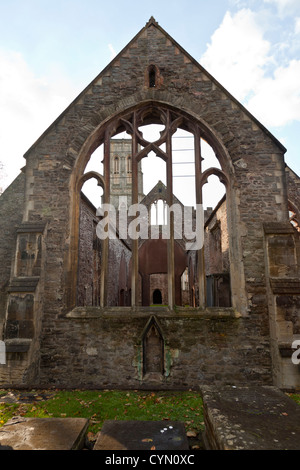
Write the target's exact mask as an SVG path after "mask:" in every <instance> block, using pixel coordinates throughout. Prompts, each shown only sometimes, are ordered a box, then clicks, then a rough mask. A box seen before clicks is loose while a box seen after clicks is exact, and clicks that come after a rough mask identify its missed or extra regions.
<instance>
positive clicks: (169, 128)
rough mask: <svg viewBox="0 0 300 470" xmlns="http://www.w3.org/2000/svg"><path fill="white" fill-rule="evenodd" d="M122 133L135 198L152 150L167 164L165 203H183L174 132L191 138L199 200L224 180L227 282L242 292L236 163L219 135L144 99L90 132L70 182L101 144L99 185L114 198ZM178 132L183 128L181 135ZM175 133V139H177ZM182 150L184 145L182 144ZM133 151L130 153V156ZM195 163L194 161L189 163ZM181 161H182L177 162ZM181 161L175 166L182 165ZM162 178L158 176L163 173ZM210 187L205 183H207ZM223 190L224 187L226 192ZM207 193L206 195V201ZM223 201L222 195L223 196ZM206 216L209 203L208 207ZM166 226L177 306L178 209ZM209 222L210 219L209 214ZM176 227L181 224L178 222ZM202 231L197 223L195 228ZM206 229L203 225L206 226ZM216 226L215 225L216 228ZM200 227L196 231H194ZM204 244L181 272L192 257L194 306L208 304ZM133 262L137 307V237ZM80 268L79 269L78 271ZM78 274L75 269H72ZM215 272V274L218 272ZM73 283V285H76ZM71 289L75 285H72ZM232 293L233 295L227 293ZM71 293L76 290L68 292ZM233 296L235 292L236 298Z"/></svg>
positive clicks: (238, 302)
mask: <svg viewBox="0 0 300 470" xmlns="http://www.w3.org/2000/svg"><path fill="white" fill-rule="evenodd" d="M149 125H155V126H159V127H157V129H158V132H156V133H155V135H154V137H153V138H151V137H149V135H147V132H146V131H147V129H146V127H145V126H149ZM120 133H124V134H125V135H127V136H128V138H129V139H131V155H130V166H131V178H132V186H131V203H132V204H137V203H139V202H140V201H141V194H140V189H141V188H140V187H139V181H140V180H139V165H143V163H144V161H146V160H147V158H146V157H148V156H149V155H154V157H155V158H157V157H158V159H159V160H161V161H162V162H163V165H165V169H166V179H165V181H166V184H165V196H166V197H165V202H166V204H167V206H168V207H169V208H170V207H171V206H172V204H173V203H174V202H175V201H176V202H180V201H178V200H177V199H176V194H174V184H173V182H174V171H175V170H174V166H175V165H173V163H175V158H174V155H175V154H176V150H177V149H176V145H177V144H176V141H178V142H182V141H181V139H179V138H178V139H175V137H177V136H178V137H181V136H180V133H181V134H183V137H185V138H186V137H188V139H186V142H188V145H189V147H188V148H189V155H188V157H187V158H188V162H185V163H186V164H189V165H190V171H191V173H190V175H192V176H194V178H193V185H194V193H195V196H194V201H195V204H196V205H202V204H203V202H204V203H205V204H206V201H205V191H206V188H207V187H208V186H211V187H212V188H213V192H214V193H215V192H216V191H215V188H216V185H215V183H214V182H213V178H214V179H215V180H216V181H218V182H220V184H222V185H223V186H224V188H226V197H225V196H224V198H223V199H224V201H223V202H224V203H225V206H226V211H227V212H226V217H227V221H228V230H227V233H228V252H227V254H228V259H229V263H228V266H229V267H228V269H229V272H228V275H229V276H228V278H229V280H228V282H229V291H230V293H231V294H232V293H233V291H234V285H235V282H236V281H237V280H238V284H237V287H236V290H237V291H239V292H240V283H241V282H242V277H243V276H242V273H243V268H242V265H241V261H240V260H241V256H240V246H239V244H238V243H237V242H236V240H237V234H236V229H237V227H238V222H237V220H238V208H237V205H236V198H235V185H234V168H233V165H232V162H231V159H230V156H229V155H228V152H227V150H226V148H225V146H224V145H223V143H222V142H221V141H220V139H219V137H217V136H216V135H215V133H214V132H213V131H212V129H210V128H209V127H208V126H207V125H206V124H205V123H204V122H202V121H200V120H199V119H196V118H195V117H194V116H191V115H189V114H187V113H185V112H183V111H181V110H178V109H176V108H174V107H173V106H170V105H167V104H165V103H163V104H162V103H158V102H153V101H151V102H145V103H142V104H139V105H138V106H137V107H135V108H131V109H128V110H126V111H124V112H123V113H121V114H119V115H117V116H114V117H112V118H111V119H110V120H107V121H106V123H105V124H103V125H100V126H99V127H98V128H97V129H95V131H94V132H93V133H92V134H91V135H90V137H89V138H88V140H87V141H86V142H85V143H84V145H83V147H82V150H81V152H80V153H79V155H78V158H77V165H76V168H75V171H74V172H73V175H72V180H71V184H73V185H75V187H76V185H77V187H78V185H80V181H82V178H83V177H86V176H85V175H86V174H85V173H84V171H85V168H87V163H88V161H89V159H90V156H91V155H92V154H93V152H94V151H95V150H96V149H97V148H98V147H100V146H102V149H103V150H102V155H103V156H102V157H101V158H102V160H101V161H102V162H103V176H101V178H100V180H99V181H101V186H102V188H103V196H102V200H103V203H109V202H110V191H111V159H110V141H111V139H112V138H113V137H114V136H117V135H118V134H120ZM177 133H179V134H178V135H177ZM173 137H174V138H173ZM181 150H182V149H181ZM208 150H209V152H212V154H213V159H214V166H211V164H209V163H207V159H206V154H207V151H208ZM128 156H129V155H128ZM190 162H191V163H190ZM177 163H178V162H177ZM179 166H180V165H177V167H179ZM159 179H160V178H159ZM205 186H206V187H205ZM224 192H225V191H223V193H224ZM203 195H204V200H203ZM221 200H222V199H221ZM204 209H205V211H206V213H205V217H206V218H207V216H208V212H209V206H207V207H204ZM76 213H78V199H77V200H76V198H75V200H73V214H75V215H76ZM167 217H168V220H167V225H168V229H169V238H168V239H167V284H168V306H169V308H171V309H173V308H174V306H175V305H176V302H175V265H174V262H175V260H174V246H175V243H176V242H177V239H176V240H175V237H174V233H175V225H174V224H175V214H174V211H168V216H167ZM72 221H73V227H72V229H71V232H72V238H71V250H70V254H71V258H70V259H71V260H72V261H73V266H76V253H77V248H78V247H76V244H77V245H78V233H79V230H78V227H77V226H76V222H74V217H72ZM210 221H211V219H210ZM177 228H178V227H177ZM197 230H198V231H199V227H198V228H197ZM202 230H203V226H202ZM215 230H217V228H215ZM195 233H196V232H194V234H195ZM203 236H204V233H203ZM184 237H185V233H184V232H182V240H180V241H178V243H181V245H182V244H183V243H185V242H186V241H187V240H186V238H184ZM109 243H110V240H109V239H106V240H105V241H103V242H102V247H101V250H102V251H101V263H102V266H101V283H100V285H101V288H100V306H103V307H104V306H106V305H108V304H107V287H108V277H109V272H108V253H109ZM204 251H205V249H204V246H201V247H200V248H197V249H196V250H195V249H194V250H193V247H191V245H190V248H189V249H187V254H186V255H187V258H186V267H185V268H184V269H183V271H182V273H181V275H182V274H183V272H184V271H185V269H186V268H188V270H187V272H191V266H190V264H189V263H190V262H191V261H189V260H192V264H193V266H192V272H193V276H194V279H193V280H192V281H191V280H188V282H189V284H190V285H191V286H192V289H193V293H192V294H190V296H189V297H190V298H192V299H193V306H194V307H197V308H199V307H200V308H205V307H206V306H207V305H208V304H207V276H208V275H210V271H209V269H208V267H209V263H210V261H206V263H205V253H204ZM131 252H132V253H131V261H130V270H129V271H128V272H129V276H130V279H129V281H128V286H130V289H129V291H130V292H131V307H133V308H135V307H138V306H139V305H141V297H140V294H141V284H140V276H139V240H138V239H133V240H131ZM75 272H76V271H75ZM73 273H74V270H73ZM215 274H217V273H215ZM73 285H74V284H73ZM71 291H72V286H71ZM229 297H230V295H229ZM70 298H72V295H71V296H70ZM232 298H233V297H232ZM229 304H230V305H232V306H234V307H235V308H237V309H238V310H240V311H242V310H243V307H244V305H246V298H245V299H243V296H242V295H239V296H236V297H235V300H234V302H232V301H231V300H230V302H229Z"/></svg>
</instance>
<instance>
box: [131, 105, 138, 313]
mask: <svg viewBox="0 0 300 470" xmlns="http://www.w3.org/2000/svg"><path fill="white" fill-rule="evenodd" d="M136 131H137V119H136V112H134V115H133V134H132V204H138V162H137V161H136V155H137V153H138V141H137V137H136ZM138 299H139V241H138V239H137V240H132V265H131V306H132V307H136V306H137V305H138Z"/></svg>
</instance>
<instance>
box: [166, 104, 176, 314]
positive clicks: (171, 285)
mask: <svg viewBox="0 0 300 470" xmlns="http://www.w3.org/2000/svg"><path fill="white" fill-rule="evenodd" d="M168 127H169V129H168V133H167V140H166V153H167V156H168V158H167V204H168V206H169V208H170V207H171V206H172V205H173V170H172V134H171V128H170V113H169V111H168ZM168 213H169V220H168V223H169V227H170V231H169V234H170V238H169V239H168V241H167V250H168V304H169V308H170V309H171V310H172V309H173V308H174V306H175V262H174V213H173V212H171V211H170V210H169V211H168Z"/></svg>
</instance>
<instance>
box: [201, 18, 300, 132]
mask: <svg viewBox="0 0 300 470" xmlns="http://www.w3.org/2000/svg"><path fill="white" fill-rule="evenodd" d="M273 52H275V49H274V48H272V46H271V43H269V42H268V41H266V40H265V39H264V34H263V31H262V30H261V27H260V26H259V20H258V17H257V16H256V14H255V13H253V12H252V11H251V10H249V9H243V10H240V11H239V12H237V13H236V14H235V15H231V14H230V13H229V12H227V13H226V15H225V17H224V20H223V22H222V23H221V25H220V27H219V28H218V29H217V30H216V31H215V33H214V34H213V36H212V38H211V43H210V44H209V45H208V47H207V50H206V52H205V54H204V55H203V57H202V58H201V60H200V62H201V63H202V64H203V66H204V67H206V68H207V70H208V71H209V72H210V73H211V74H212V75H213V76H214V77H215V78H216V79H217V80H219V81H220V83H221V84H222V85H223V86H224V87H225V88H226V89H227V90H228V91H229V92H231V93H232V94H233V95H234V96H235V97H236V98H237V99H239V100H240V101H241V102H242V103H243V104H244V105H245V106H246V107H247V108H248V109H249V111H251V112H252V114H253V115H254V116H255V117H256V118H257V119H259V120H260V121H261V122H262V124H264V125H265V126H267V127H269V126H284V125H285V124H287V123H290V122H291V121H293V120H300V88H299V83H300V60H291V61H289V62H286V65H284V66H278V65H277V63H276V60H275V57H274V56H273V55H272V53H273ZM270 64H271V65H272V67H273V74H272V75H270V71H267V68H266V65H270Z"/></svg>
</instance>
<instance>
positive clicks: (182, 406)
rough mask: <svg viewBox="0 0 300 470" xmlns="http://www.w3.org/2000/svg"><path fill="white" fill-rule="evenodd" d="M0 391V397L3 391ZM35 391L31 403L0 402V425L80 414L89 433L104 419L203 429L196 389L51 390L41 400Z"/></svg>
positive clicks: (195, 430)
mask: <svg viewBox="0 0 300 470" xmlns="http://www.w3.org/2000/svg"><path fill="white" fill-rule="evenodd" d="M6 393H7V391H5V392H3V391H1V390H0V397H1V395H2V396H3V395H4V394H6ZM41 398H42V397H41V396H40V395H39V392H38V391H36V393H35V394H34V400H33V402H31V403H21V404H20V403H17V404H16V403H12V404H9V403H0V426H3V424H4V423H6V421H7V420H8V419H11V418H12V417H13V416H25V417H39V418H47V417H48V418H50V417H53V418H54V417H81V418H88V419H89V420H90V428H89V432H91V433H93V434H96V433H97V432H98V431H99V430H100V429H101V427H102V425H103V422H104V421H105V420H107V419H116V420H149V421H150V420H154V421H160V420H173V421H182V422H184V423H185V427H186V431H187V432H188V431H194V432H195V433H196V434H198V433H199V432H200V431H201V430H203V429H204V423H203V414H202V400H201V397H200V395H199V394H198V393H196V392H192V391H189V392H144V391H115V390H113V391H112V390H98V391H94V390H93V391H90V390H88V391H80V390H76V391H55V393H53V395H52V397H50V398H49V399H47V400H42V399H41Z"/></svg>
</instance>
